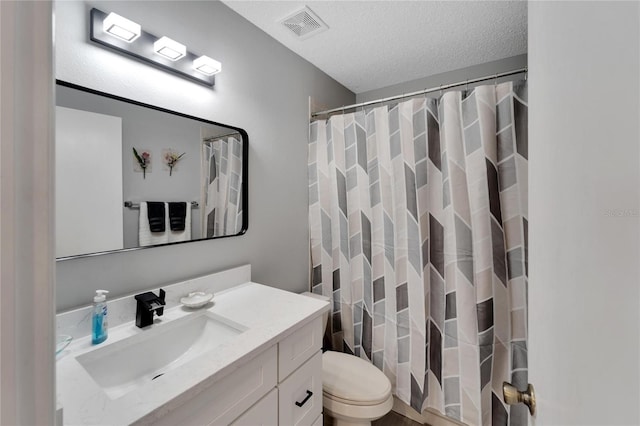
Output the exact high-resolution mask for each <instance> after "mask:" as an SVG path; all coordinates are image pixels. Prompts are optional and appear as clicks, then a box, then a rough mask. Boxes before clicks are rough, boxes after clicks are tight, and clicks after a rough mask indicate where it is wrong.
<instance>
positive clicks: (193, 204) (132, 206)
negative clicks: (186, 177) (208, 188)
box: [124, 201, 200, 209]
mask: <svg viewBox="0 0 640 426" xmlns="http://www.w3.org/2000/svg"><path fill="white" fill-rule="evenodd" d="M124 206H125V207H129V208H130V209H139V208H140V203H134V202H133V201H125V202H124ZM198 207H200V203H198V202H197V201H192V202H191V208H193V209H197V208H198Z"/></svg>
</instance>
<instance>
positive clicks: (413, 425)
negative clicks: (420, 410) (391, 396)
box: [323, 411, 422, 426]
mask: <svg viewBox="0 0 640 426" xmlns="http://www.w3.org/2000/svg"><path fill="white" fill-rule="evenodd" d="M323 420H324V422H323V426H331V425H332V424H333V422H332V419H330V418H329V416H327V415H325V416H324V419H323ZM371 426H422V424H421V423H418V422H414V421H413V420H411V419H408V418H406V417H404V416H401V415H400V414H398V413H396V412H395V411H390V412H389V414H387V415H386V416H384V417H383V418H381V419H379V420H376V421H374V422H372V423H371Z"/></svg>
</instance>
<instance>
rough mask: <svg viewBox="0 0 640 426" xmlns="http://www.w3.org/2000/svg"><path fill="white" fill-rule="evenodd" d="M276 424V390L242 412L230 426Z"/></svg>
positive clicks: (273, 425)
mask: <svg viewBox="0 0 640 426" xmlns="http://www.w3.org/2000/svg"><path fill="white" fill-rule="evenodd" d="M277 424H278V389H272V390H271V392H269V393H268V394H267V396H265V397H264V398H262V399H261V400H260V401H258V402H257V403H256V404H255V405H254V406H253V407H251V408H249V409H248V410H247V411H245V412H244V414H243V415H241V416H240V417H238V418H237V419H236V421H234V422H233V423H231V426H276V425H277Z"/></svg>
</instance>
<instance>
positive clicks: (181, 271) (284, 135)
mask: <svg viewBox="0 0 640 426" xmlns="http://www.w3.org/2000/svg"><path fill="white" fill-rule="evenodd" d="M91 7H98V8H99V9H101V10H103V11H105V12H116V13H118V14H120V15H123V16H125V17H127V18H129V19H131V20H134V21H136V22H138V23H140V24H141V25H142V26H143V28H144V29H145V30H146V31H148V32H151V33H153V34H156V35H166V36H168V37H171V38H174V39H176V40H178V41H180V42H182V43H184V44H186V45H187V46H188V47H189V49H191V50H192V51H194V52H197V53H199V54H204V55H208V56H211V57H213V58H215V59H217V60H219V61H220V62H222V66H223V72H222V73H221V74H219V75H218V76H217V77H216V86H215V88H213V89H210V88H206V87H204V86H201V85H198V84H194V83H192V82H190V81H188V80H185V79H182V78H180V77H176V76H174V75H172V74H169V73H166V72H163V71H160V70H157V69H155V68H153V67H150V66H148V65H145V64H143V63H140V62H137V61H136V60H134V59H131V58H128V57H125V56H122V55H120V54H117V53H115V52H112V51H109V50H106V49H104V48H102V47H99V46H97V45H95V44H93V43H90V42H89V41H88V28H89V25H88V16H89V10H90V9H91ZM55 19H56V25H55V28H56V34H55V49H56V52H55V53H56V78H58V79H61V80H65V81H69V82H72V83H76V84H79V85H82V86H86V87H90V88H93V89H97V90H101V91H105V92H109V93H113V94H116V95H119V96H123V97H126V98H132V99H135V100H138V101H141V102H144V103H149V104H154V105H158V106H160V107H163V108H167V109H170V110H175V111H181V112H184V113H186V114H189V115H193V116H196V117H201V118H204V119H207V120H211V121H217V122H221V123H227V124H230V125H233V126H237V127H241V128H244V129H246V130H247V132H248V134H249V147H250V148H249V229H248V231H247V233H246V234H245V235H243V236H240V237H233V238H223V239H216V240H209V241H202V242H194V243H189V244H180V245H178V246H168V247H158V248H150V249H144V250H139V251H134V252H127V253H116V254H108V255H103V256H96V257H88V258H83V259H75V260H67V261H62V262H57V264H56V290H57V307H58V311H62V310H66V309H70V308H72V307H76V306H80V305H84V304H88V303H91V300H92V296H93V294H94V291H95V290H96V289H97V288H106V289H108V290H110V291H111V292H112V293H111V295H110V296H111V297H114V296H122V295H126V294H134V293H136V292H139V291H140V290H143V289H146V288H150V287H154V286H158V285H162V284H167V283H172V282H176V281H180V280H184V279H188V278H191V277H196V276H199V275H203V274H206V273H210V272H215V271H219V270H222V269H226V268H229V267H233V266H237V265H241V264H245V263H251V265H252V268H253V279H254V280H255V281H257V282H261V283H264V284H267V285H271V286H275V287H278V288H282V289H285V290H292V291H303V290H305V289H306V288H307V285H308V274H309V269H308V219H307V207H308V206H307V147H306V142H307V134H308V97H309V96H312V97H313V98H314V99H316V100H317V101H318V102H320V103H323V104H326V105H328V106H334V107H335V106H338V105H344V104H350V103H353V102H355V95H354V94H353V93H351V92H350V91H349V90H347V89H345V88H344V87H343V86H341V85H340V84H338V83H337V82H336V81H334V80H333V79H331V78H330V77H328V76H327V75H326V74H324V73H322V72H321V71H320V70H318V69H317V68H315V67H314V66H313V65H311V64H310V63H308V62H306V61H305V60H303V59H301V58H300V57H298V56H297V55H295V54H294V53H293V52H291V51H289V50H288V49H286V48H285V47H283V46H282V45H280V44H279V43H278V42H276V41H275V40H274V39H272V38H270V37H269V36H267V35H265V34H264V33H263V32H262V31H260V30H259V29H258V28H256V27H255V26H253V25H252V24H250V23H249V22H247V21H246V20H245V19H243V18H241V17H240V16H239V15H237V14H236V13H235V12H233V11H231V10H230V9H229V8H227V7H226V6H225V5H223V4H221V3H219V2H215V1H214V2H197V1H196V2H191V1H172V2H167V1H154V2H152V1H129V2H112V1H95V2H86V3H85V2H75V1H57V2H56V4H55ZM154 168H155V165H154ZM154 173H156V171H155V170H154Z"/></svg>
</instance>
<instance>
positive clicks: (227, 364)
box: [57, 265, 329, 425]
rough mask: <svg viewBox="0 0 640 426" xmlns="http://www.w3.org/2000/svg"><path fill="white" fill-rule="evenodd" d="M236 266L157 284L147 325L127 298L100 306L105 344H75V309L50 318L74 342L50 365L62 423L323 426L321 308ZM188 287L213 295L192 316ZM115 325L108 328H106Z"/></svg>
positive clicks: (78, 319) (78, 322)
mask: <svg viewBox="0 0 640 426" xmlns="http://www.w3.org/2000/svg"><path fill="white" fill-rule="evenodd" d="M249 276H250V267H249V266H248V265H247V266H244V267H240V268H236V269H234V270H230V271H225V272H223V273H219V274H212V275H208V276H205V277H200V278H198V279H195V280H190V281H185V282H182V283H178V284H174V285H170V286H163V289H165V290H166V291H167V299H166V300H167V306H166V308H165V313H164V315H163V316H162V317H159V318H156V320H155V321H154V324H153V325H151V326H149V327H146V328H144V329H139V328H137V327H136V326H135V324H134V319H133V316H134V315H135V301H133V302H131V300H133V297H132V296H131V297H128V298H122V299H116V300H114V301H111V302H109V309H110V311H111V312H110V318H109V320H110V321H111V323H112V326H111V328H110V330H109V338H108V339H107V341H106V342H104V343H102V344H100V345H96V346H92V345H91V341H90V336H89V333H88V331H90V330H89V329H88V328H87V335H86V336H80V335H81V334H82V330H84V327H85V325H86V326H87V327H88V324H85V322H87V321H86V318H85V313H84V310H85V309H87V308H83V309H80V310H76V311H71V312H68V313H63V314H60V315H58V332H59V333H64V332H66V334H72V335H75V337H76V339H75V341H74V342H73V343H72V344H71V345H70V346H69V347H68V348H67V349H66V350H65V351H64V352H62V353H61V354H60V355H58V359H57V395H58V404H59V405H60V406H61V407H62V410H63V415H62V418H63V424H83V425H97V424H110V425H115V424H140V425H145V424H154V425H176V424H180V425H209V424H211V425H256V424H265V425H276V424H281V425H322V356H321V345H322V330H323V324H322V314H323V313H324V312H326V311H328V310H329V304H328V303H327V302H324V301H321V300H316V299H313V298H309V297H305V296H301V295H297V294H294V293H290V292H286V291H282V290H279V289H276V288H272V287H267V286H264V285H261V284H257V283H253V282H251V281H250V280H249V279H248V277H249ZM195 289H199V290H203V291H208V292H215V297H214V299H213V301H212V303H210V304H208V305H206V306H205V307H203V308H201V309H197V310H191V309H188V308H185V307H183V306H181V305H180V304H179V302H178V300H179V299H180V297H181V296H184V295H185V294H187V293H189V292H190V291H194V290H195ZM114 323H115V324H114Z"/></svg>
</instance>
